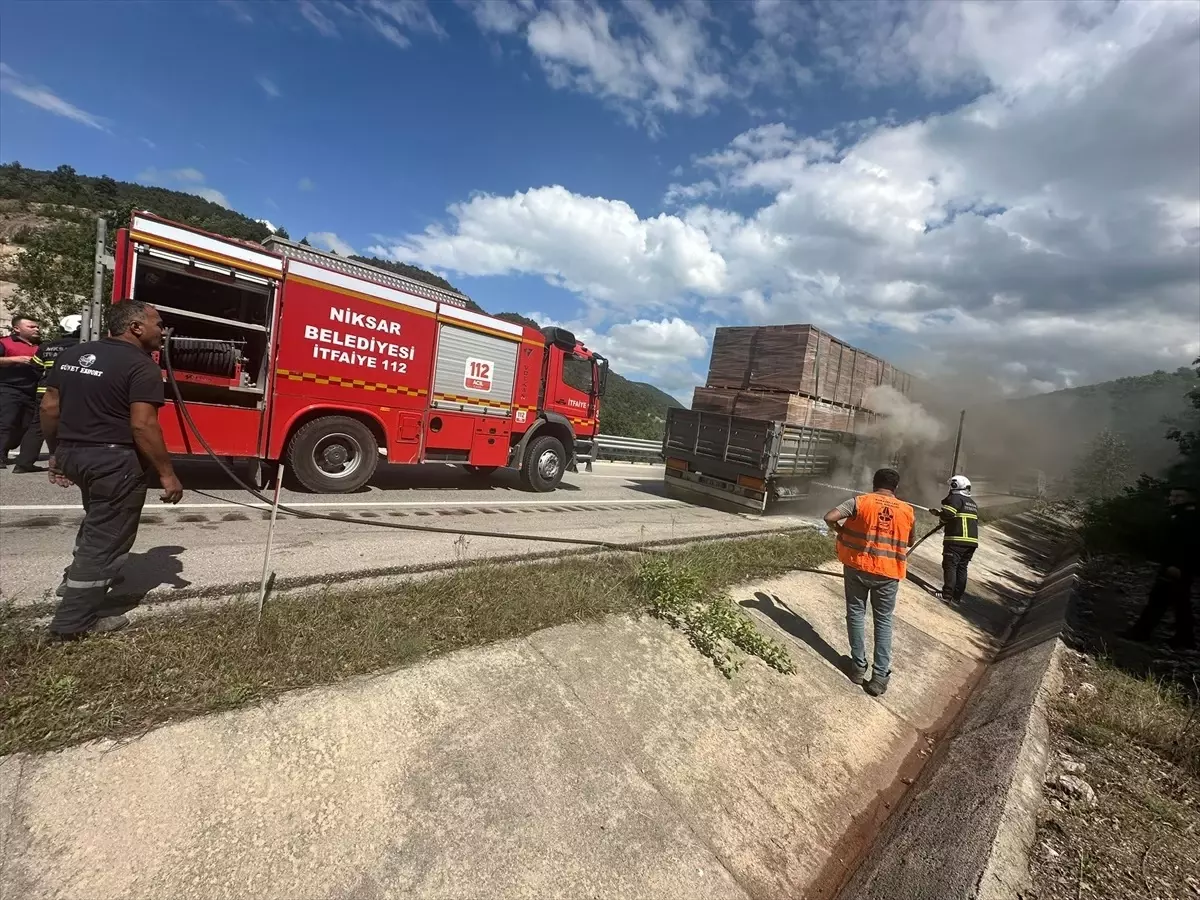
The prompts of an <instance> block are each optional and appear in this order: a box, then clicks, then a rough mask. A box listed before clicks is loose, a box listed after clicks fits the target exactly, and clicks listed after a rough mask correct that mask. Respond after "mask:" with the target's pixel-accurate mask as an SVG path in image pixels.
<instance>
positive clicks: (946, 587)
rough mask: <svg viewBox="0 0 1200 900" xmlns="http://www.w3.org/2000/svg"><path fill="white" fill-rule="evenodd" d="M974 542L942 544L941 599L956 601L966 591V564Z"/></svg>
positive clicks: (968, 561) (973, 550)
mask: <svg viewBox="0 0 1200 900" xmlns="http://www.w3.org/2000/svg"><path fill="white" fill-rule="evenodd" d="M975 547H976V545H975V544H960V543H958V542H957V541H946V542H944V543H943V544H942V599H943V600H946V601H948V602H951V603H957V602H958V601H960V600H961V599H962V598H963V594H965V593H966V592H967V566H969V565H970V564H971V557H972V556H974V555H975Z"/></svg>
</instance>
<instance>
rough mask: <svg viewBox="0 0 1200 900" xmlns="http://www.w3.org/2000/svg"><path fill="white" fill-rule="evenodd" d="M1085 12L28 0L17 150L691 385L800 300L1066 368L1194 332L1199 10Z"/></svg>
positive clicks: (11, 147)
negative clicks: (363, 263) (343, 257)
mask: <svg viewBox="0 0 1200 900" xmlns="http://www.w3.org/2000/svg"><path fill="white" fill-rule="evenodd" d="M1068 7H1069V5H1068V4H1014V5H1003V4H1001V5H997V6H995V7H994V9H995V12H993V13H987V14H981V12H980V10H979V9H978V8H972V7H960V6H957V5H955V4H951V3H939V4H936V5H921V4H901V3H890V2H878V3H862V4H859V3H842V4H824V3H814V4H803V5H802V4H792V3H775V2H770V0H761V2H754V3H750V2H747V3H742V4H706V3H703V2H684V3H676V4H659V5H652V4H650V3H649V2H636V0H634V2H626V3H619V4H611V5H593V4H591V3H572V4H562V3H553V2H551V3H542V2H540V0H494V2H489V3H452V2H443V3H435V4H425V3H421V2H416V0H373V2H366V3H332V2H282V0H280V2H270V3H266V2H262V3H256V2H171V3H140V2H139V3H133V2H120V0H112V2H106V3H77V2H55V3H31V2H19V3H14V2H2V3H0V18H2V22H3V27H2V28H0V61H2V63H3V65H4V67H5V68H4V70H3V83H2V87H3V90H2V91H0V158H3V159H4V160H5V161H11V160H14V159H16V160H19V161H20V162H21V163H23V164H24V165H26V166H32V167H37V168H52V167H54V166H56V165H58V164H60V163H64V162H65V163H69V164H70V165H73V166H74V167H75V168H76V169H78V170H79V171H81V172H86V173H89V174H101V173H106V174H108V175H111V176H112V177H114V178H118V179H122V180H134V181H137V180H140V181H143V182H147V183H158V184H162V185H164V186H168V187H175V188H180V189H186V190H192V191H194V192H197V193H202V194H203V195H206V196H210V197H212V198H216V199H221V200H222V202H225V203H227V204H228V205H230V206H231V207H233V208H235V209H237V210H239V211H241V212H244V213H246V214H248V215H251V216H254V217H257V218H264V219H269V220H271V221H272V222H275V223H277V224H280V225H283V226H285V227H286V228H287V229H288V230H289V232H290V233H291V234H292V235H293V237H299V236H301V235H304V234H311V235H314V236H320V238H321V239H323V240H325V241H326V242H332V243H334V244H336V245H337V246H340V247H345V246H349V247H352V248H354V250H356V251H358V252H380V253H386V254H388V255H392V256H395V257H396V258H400V259H404V260H406V261H411V262H415V263H418V264H421V265H426V266H428V267H430V268H435V269H437V270H438V271H441V272H443V273H444V274H446V275H447V277H449V278H450V279H451V280H452V281H453V282H454V283H455V284H456V285H458V286H460V287H461V288H462V289H464V290H465V291H467V292H468V293H469V294H471V295H472V296H473V297H474V298H475V299H476V300H478V301H479V302H480V303H481V304H483V305H484V306H485V307H486V308H488V309H491V310H494V311H500V310H516V311H519V312H525V313H536V314H538V315H539V316H540V317H542V318H545V319H551V320H554V321H556V322H561V323H564V324H568V325H570V326H572V327H574V328H576V329H577V330H578V331H579V332H580V333H581V334H584V335H585V336H587V337H588V338H589V339H590V340H591V341H592V342H593V343H594V344H595V345H596V346H599V347H600V348H601V349H604V350H605V351H607V352H609V353H610V355H612V356H613V357H614V358H615V360H616V362H617V367H618V370H624V371H626V372H628V373H629V374H631V375H633V376H635V377H643V378H646V379H649V380H653V381H655V383H658V384H660V385H662V386H664V387H666V388H667V389H668V390H671V391H672V392H674V393H676V394H677V395H679V396H681V397H684V398H685V399H686V397H687V396H688V395H690V388H691V386H692V385H694V384H696V383H698V382H700V381H701V380H702V379H703V373H704V370H705V367H706V364H707V353H708V348H709V341H710V339H711V334H712V329H713V328H714V327H715V326H717V325H719V324H744V323H748V322H784V321H816V322H818V323H819V324H823V325H825V326H826V327H829V328H831V329H832V330H833V331H834V332H835V333H837V334H839V335H843V336H845V337H846V338H847V339H849V340H852V341H854V342H855V343H858V344H860V345H863V346H866V347H867V348H868V349H873V350H876V351H877V352H881V353H884V354H886V355H889V356H892V357H895V358H897V360H898V361H899V362H901V363H902V364H907V365H910V367H912V368H916V369H918V370H921V369H928V371H929V373H936V372H938V371H946V370H948V369H954V368H955V367H959V366H962V365H964V361H970V364H971V366H972V368H973V369H975V370H976V371H974V372H973V373H972V374H974V375H978V376H979V378H980V380H981V381H984V382H986V383H987V384H988V385H989V386H990V387H994V388H996V389H999V390H1004V391H1013V390H1044V389H1049V388H1052V387H1059V386H1064V385H1067V384H1071V383H1083V382H1086V381H1089V380H1096V379H1098V378H1102V377H1110V376H1112V375H1119V374H1127V373H1128V372H1130V371H1139V370H1148V369H1152V368H1156V367H1160V366H1162V367H1168V368H1171V367H1174V365H1181V364H1185V363H1186V362H1187V361H1188V359H1189V358H1190V356H1189V354H1190V355H1195V353H1196V352H1198V350H1197V343H1198V342H1197V334H1198V332H1200V323H1198V322H1197V318H1200V313H1197V315H1196V316H1193V315H1192V313H1193V312H1195V310H1193V308H1192V301H1193V300H1195V301H1196V303H1197V305H1198V307H1200V299H1198V298H1200V293H1198V292H1200V279H1197V278H1196V277H1192V276H1191V275H1190V274H1189V272H1188V270H1187V266H1186V261H1187V258H1188V254H1190V253H1193V252H1196V248H1197V246H1198V244H1197V237H1196V233H1197V232H1200V175H1198V174H1197V169H1196V165H1195V163H1194V160H1195V159H1197V158H1200V137H1197V133H1198V132H1200V125H1197V124H1196V123H1197V122H1198V121H1200V115H1198V114H1197V113H1196V112H1195V109H1196V108H1200V103H1192V101H1195V100H1198V99H1200V92H1198V90H1197V86H1196V82H1197V78H1195V77H1192V76H1189V75H1188V74H1187V72H1188V70H1189V67H1190V68H1191V69H1200V64H1198V63H1200V58H1197V56H1196V52H1195V46H1194V43H1193V44H1188V43H1187V42H1181V41H1180V40H1171V38H1172V36H1173V35H1186V34H1187V33H1188V30H1189V29H1190V28H1193V27H1194V25H1195V22H1194V20H1195V16H1194V15H1192V14H1191V13H1192V12H1193V11H1192V10H1190V8H1189V5H1188V4H1158V5H1154V4H1147V5H1141V6H1138V7H1133V6H1131V5H1130V4H1128V3H1126V4H1121V5H1120V8H1109V7H1105V8H1103V9H1100V8H1098V7H1096V6H1095V5H1084V6H1080V7H1079V8H1078V9H1070V8H1068ZM1172 7H1174V9H1172ZM1151 25H1152V26H1153V27H1150V26H1151ZM181 36H186V40H183V39H181ZM1114 47H1115V48H1116V49H1115V50H1114V49H1113V48H1114ZM1156 78H1159V79H1166V80H1167V81H1168V82H1170V83H1171V84H1172V91H1174V93H1175V96H1172V97H1167V96H1163V95H1162V93H1163V92H1162V91H1159V90H1156V89H1155V88H1154V83H1155V79H1156ZM1180 79H1182V81H1181V80H1180ZM1130 104H1134V105H1141V106H1143V107H1144V106H1146V105H1147V104H1148V105H1149V106H1150V109H1149V110H1146V109H1143V110H1141V112H1140V113H1138V112H1132V111H1131V110H1130V109H1129V106H1130ZM1189 104H1191V111H1189V109H1188V105H1189ZM1135 119H1136V120H1137V121H1134V120H1135ZM1064 121H1074V122H1075V123H1076V125H1075V127H1074V128H1073V131H1072V134H1073V137H1072V138H1071V139H1072V140H1073V141H1074V142H1075V143H1077V144H1078V147H1077V148H1076V150H1075V152H1074V153H1073V154H1072V155H1070V156H1068V157H1067V158H1065V159H1057V158H1055V157H1056V154H1055V153H1053V152H1050V151H1048V149H1047V148H1049V147H1054V146H1062V144H1063V140H1064V139H1063V135H1062V133H1061V131H1062V128H1063V127H1064V126H1063V124H1062V123H1063V122H1064ZM981 123H982V124H981ZM1079 123H1084V124H1085V125H1086V126H1088V127H1090V128H1091V129H1092V130H1091V132H1090V133H1089V132H1088V129H1087V128H1083V129H1081V128H1080V126H1079ZM1193 126H1195V127H1193ZM983 128H986V129H988V133H987V134H981V133H980V132H981V129H983ZM1129 128H1138V129H1140V130H1141V131H1142V132H1143V134H1142V136H1141V137H1140V138H1138V139H1137V140H1131V139H1129V138H1128V137H1127V136H1125V137H1122V136H1121V135H1122V132H1123V131H1127V130H1128V129H1129ZM1081 131H1082V136H1080V134H1081ZM1114 142H1115V143H1116V144H1117V145H1119V146H1118V147H1117V148H1116V149H1113V146H1112V145H1113V144H1114ZM1189 152H1190V153H1191V157H1190V161H1189V156H1188V154H1189ZM1118 153H1119V154H1121V155H1118ZM1079 154H1083V156H1084V158H1086V159H1087V160H1088V162H1087V163H1086V164H1081V158H1080V155H1079ZM1114 172H1116V173H1118V174H1117V175H1116V183H1115V184H1114V183H1113V178H1114V176H1113V173H1114ZM1126 189H1127V190H1128V192H1129V193H1130V195H1131V196H1133V195H1135V194H1136V196H1138V197H1141V198H1142V200H1141V201H1140V203H1139V204H1138V205H1136V207H1135V208H1130V206H1129V204H1128V203H1127V202H1117V201H1118V200H1120V198H1121V195H1122V194H1123V193H1124V192H1125V190H1126ZM1105 192H1107V194H1108V195H1109V197H1110V199H1111V202H1106V201H1105V200H1104V199H1103V198H1098V197H1097V196H1096V195H1097V193H1105ZM1151 200H1153V202H1150V201H1151ZM1148 224H1149V225H1150V226H1152V227H1151V228H1150V231H1151V232H1152V233H1153V234H1154V235H1155V236H1156V238H1157V240H1155V241H1149V240H1147V239H1145V238H1144V237H1142V238H1139V239H1137V240H1133V241H1131V242H1130V243H1129V245H1124V244H1121V246H1123V247H1124V252H1122V253H1120V254H1114V253H1113V252H1112V242H1113V241H1114V240H1117V239H1118V238H1119V236H1120V234H1121V233H1122V229H1126V228H1128V229H1134V228H1136V229H1137V233H1139V234H1141V235H1145V233H1146V228H1147V225H1148ZM372 248H373V249H372ZM1097 280H1099V281H1100V282H1102V283H1103V284H1104V285H1105V286H1104V287H1103V288H1101V289H1099V290H1097V289H1096V288H1095V286H1094V285H1095V282H1096V281H1097ZM1139 311H1140V312H1139ZM1147 311H1150V312H1151V313H1152V314H1151V315H1147V314H1146V312H1147ZM1122 317H1124V318H1122ZM1122 321H1124V322H1130V321H1136V322H1137V323H1138V326H1139V327H1138V331H1139V333H1140V334H1141V335H1142V337H1141V338H1140V339H1139V340H1135V341H1132V342H1130V341H1129V340H1124V339H1122V338H1121V331H1120V328H1119V323H1121V322H1122ZM1114 323H1115V324H1114ZM1192 324H1196V325H1197V328H1196V329H1194V330H1193V329H1191V327H1190V326H1191V325H1192ZM1002 329H1006V330H1010V331H1011V334H1009V335H1007V336H1006V335H999V336H997V335H996V332H997V330H1002ZM1125 334H1126V335H1127V334H1128V328H1126V329H1125ZM1064 336H1069V337H1070V340H1069V341H1068V343H1073V344H1077V345H1078V349H1072V350H1071V351H1070V353H1067V354H1064V353H1062V352H1061V351H1055V350H1051V349H1050V348H1053V347H1055V346H1058V347H1061V345H1062V344H1063V339H1064ZM963 343H969V344H971V345H972V349H971V351H970V352H967V353H963V352H962V348H961V347H959V346H958V345H959V344H963Z"/></svg>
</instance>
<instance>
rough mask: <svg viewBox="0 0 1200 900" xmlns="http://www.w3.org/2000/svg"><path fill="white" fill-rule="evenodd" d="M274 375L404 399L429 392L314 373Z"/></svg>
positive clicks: (421, 389) (286, 372)
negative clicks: (381, 393) (380, 392)
mask: <svg viewBox="0 0 1200 900" xmlns="http://www.w3.org/2000/svg"><path fill="white" fill-rule="evenodd" d="M275 374H276V375H278V376H279V377H280V378H286V379H287V380H288V381H307V382H310V383H312V384H333V385H337V386H338V387H344V388H358V389H359V390H363V391H382V392H383V393H385V394H401V395H403V396H406V397H424V396H426V395H427V394H428V393H429V391H427V390H425V388H407V387H401V386H399V385H395V384H388V383H387V382H385V381H363V380H362V379H361V378H342V377H341V376H338V375H318V374H317V373H316V372H293V371H291V370H290V369H276V370H275Z"/></svg>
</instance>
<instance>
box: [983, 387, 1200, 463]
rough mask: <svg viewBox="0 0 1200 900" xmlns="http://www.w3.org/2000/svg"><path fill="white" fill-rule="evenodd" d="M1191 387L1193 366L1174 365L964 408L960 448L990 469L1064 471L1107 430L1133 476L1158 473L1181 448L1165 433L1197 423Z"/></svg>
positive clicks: (1173, 460) (1193, 425) (1194, 425)
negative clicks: (1119, 446) (1126, 456)
mask: <svg viewBox="0 0 1200 900" xmlns="http://www.w3.org/2000/svg"><path fill="white" fill-rule="evenodd" d="M1195 386H1196V375H1195V372H1194V371H1193V370H1192V369H1189V368H1179V369H1177V370H1175V371H1174V372H1163V371H1158V372H1152V373H1150V374H1149V375H1136V376H1131V377H1127V378H1118V379H1116V380H1115V381H1105V382H1101V383H1100V384H1090V385H1086V386H1084V387H1077V388H1069V389H1067V390H1062V391H1054V392H1052V393H1048V394H1036V395H1034V396H1031V397H1024V398H1021V399H1019V400H1009V401H1005V402H1004V403H994V404H988V405H986V406H980V407H977V408H969V409H968V410H967V422H966V428H965V438H964V446H965V448H966V450H967V453H968V459H970V458H974V460H975V461H976V462H975V463H974V465H976V466H978V465H980V464H981V461H982V465H983V467H984V468H985V469H987V470H989V471H991V470H992V469H994V468H997V467H1004V468H1007V467H1011V466H1016V467H1031V468H1039V469H1043V470H1044V471H1046V472H1047V473H1049V474H1052V475H1054V476H1065V475H1068V474H1069V473H1070V472H1071V470H1072V468H1073V467H1074V466H1075V464H1076V462H1077V461H1078V460H1079V458H1080V456H1081V455H1082V454H1083V453H1084V452H1085V451H1086V450H1087V448H1088V447H1089V446H1090V445H1091V443H1092V441H1093V440H1094V438H1095V437H1096V435H1097V434H1099V433H1101V432H1105V431H1107V432H1111V433H1112V434H1113V435H1116V436H1118V437H1119V438H1120V439H1121V440H1122V441H1123V442H1124V444H1125V445H1126V446H1127V447H1128V449H1129V457H1130V459H1129V462H1130V466H1131V470H1132V472H1133V473H1134V475H1137V474H1139V473H1142V472H1146V473H1149V474H1152V475H1157V474H1159V473H1161V472H1162V471H1163V470H1164V469H1165V468H1166V467H1168V466H1169V465H1171V464H1172V463H1173V462H1175V461H1176V460H1177V458H1178V454H1179V448H1178V445H1177V444H1176V443H1174V442H1172V441H1170V440H1167V438H1166V435H1167V432H1168V431H1169V430H1170V429H1172V428H1181V429H1183V430H1185V431H1186V430H1188V429H1189V428H1195V427H1196V426H1197V422H1196V420H1197V418H1198V416H1197V413H1196V411H1195V409H1194V408H1193V406H1192V405H1191V403H1190V402H1189V399H1188V392H1189V391H1190V390H1192V389H1194V388H1195Z"/></svg>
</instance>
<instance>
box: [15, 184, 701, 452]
mask: <svg viewBox="0 0 1200 900" xmlns="http://www.w3.org/2000/svg"><path fill="white" fill-rule="evenodd" d="M134 209H144V210H147V211H149V212H153V213H155V214H156V215H160V216H162V217H164V218H167V219H170V220H172V221H175V222H181V223H183V224H187V225H192V226H194V227H196V228H201V229H203V230H205V231H210V232H213V233H214V234H221V235H225V236H227V237H231V238H238V239H241V240H245V241H254V242H261V241H262V240H264V239H265V238H266V237H267V236H268V235H269V234H271V231H270V230H269V229H268V228H267V226H266V225H264V224H263V223H262V222H259V221H256V220H255V219H252V218H250V217H249V216H245V215H242V214H241V213H239V212H236V211H234V210H231V209H226V208H225V207H223V206H220V205H218V204H216V203H212V202H211V201H209V200H205V199H204V198H202V197H198V196H196V195H194V194H188V193H184V192H182V191H173V190H168V189H166V188H159V187H146V186H145V185H141V184H133V183H130V182H125V181H116V180H114V179H112V178H109V177H108V176H107V175H101V176H99V177H93V176H89V175H80V174H79V173H77V172H76V171H75V170H74V169H73V168H71V167H70V166H65V165H64V166H59V167H58V168H57V169H55V170H54V171H51V172H46V171H40V170H37V169H28V168H25V167H24V166H22V165H21V164H20V163H18V162H12V163H5V164H3V165H0V304H2V305H6V306H8V307H9V308H10V309H13V308H16V307H19V308H20V309H21V311H23V312H26V313H28V314H30V315H33V316H36V317H38V318H39V319H41V320H42V321H43V322H44V323H46V324H47V325H48V326H49V327H48V328H47V332H48V333H50V334H53V332H54V328H55V326H56V323H57V322H58V319H59V318H60V317H61V316H63V315H65V314H66V313H68V312H73V311H77V309H78V307H79V305H80V303H81V302H82V298H83V297H85V296H90V294H91V290H92V264H93V255H94V245H95V217H96V215H98V214H103V215H105V217H106V218H107V219H108V233H109V242H110V246H111V241H112V236H113V234H114V233H115V231H116V229H117V228H119V227H122V226H124V225H126V224H128V222H129V216H130V213H131V211H132V210H134ZM276 233H277V234H279V235H280V236H281V237H288V236H289V235H288V233H287V231H286V229H283V228H278V229H277V231H276ZM352 259H356V260H359V261H361V262H365V263H368V264H370V265H373V266H379V267H381V268H384V269H388V270H390V271H393V272H396V273H398V274H400V275H405V276H407V277H409V278H414V279H417V280H419V281H424V282H426V283H428V284H432V285H436V286H438V287H442V288H447V289H450V290H457V289H456V288H455V287H454V285H452V284H451V283H450V282H448V281H446V279H444V278H442V277H441V276H439V275H436V274H434V273H433V272H428V271H426V270H424V269H421V268H418V267H417V266H413V265H409V264H407V263H401V262H395V261H393V260H386V259H379V258H378V257H367V256H355V257H352ZM110 283H111V282H110ZM471 308H473V309H475V310H477V311H480V312H483V311H484V310H483V307H481V306H480V305H479V304H477V303H475V302H474V301H471ZM502 318H505V319H508V320H509V321H513V322H521V323H523V324H526V325H532V326H533V327H540V326H539V325H538V324H537V323H536V322H532V320H529V319H525V318H523V317H522V316H519V315H517V314H515V313H504V314H502ZM679 405H680V404H679V403H678V401H676V400H675V399H674V398H673V397H670V396H668V395H667V394H665V393H663V392H662V391H660V390H659V389H658V388H656V387H653V386H652V385H649V384H643V383H640V382H636V381H630V380H628V379H626V378H622V377H621V376H620V375H618V374H616V373H615V372H614V373H612V374H611V375H610V376H609V379H608V393H607V395H606V396H605V398H604V402H603V404H602V406H601V413H600V427H601V430H602V431H604V432H605V433H608V434H621V435H626V436H630V437H641V438H647V439H657V438H660V437H662V427H663V422H664V421H665V419H666V411H667V409H668V408H670V407H672V406H679Z"/></svg>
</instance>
